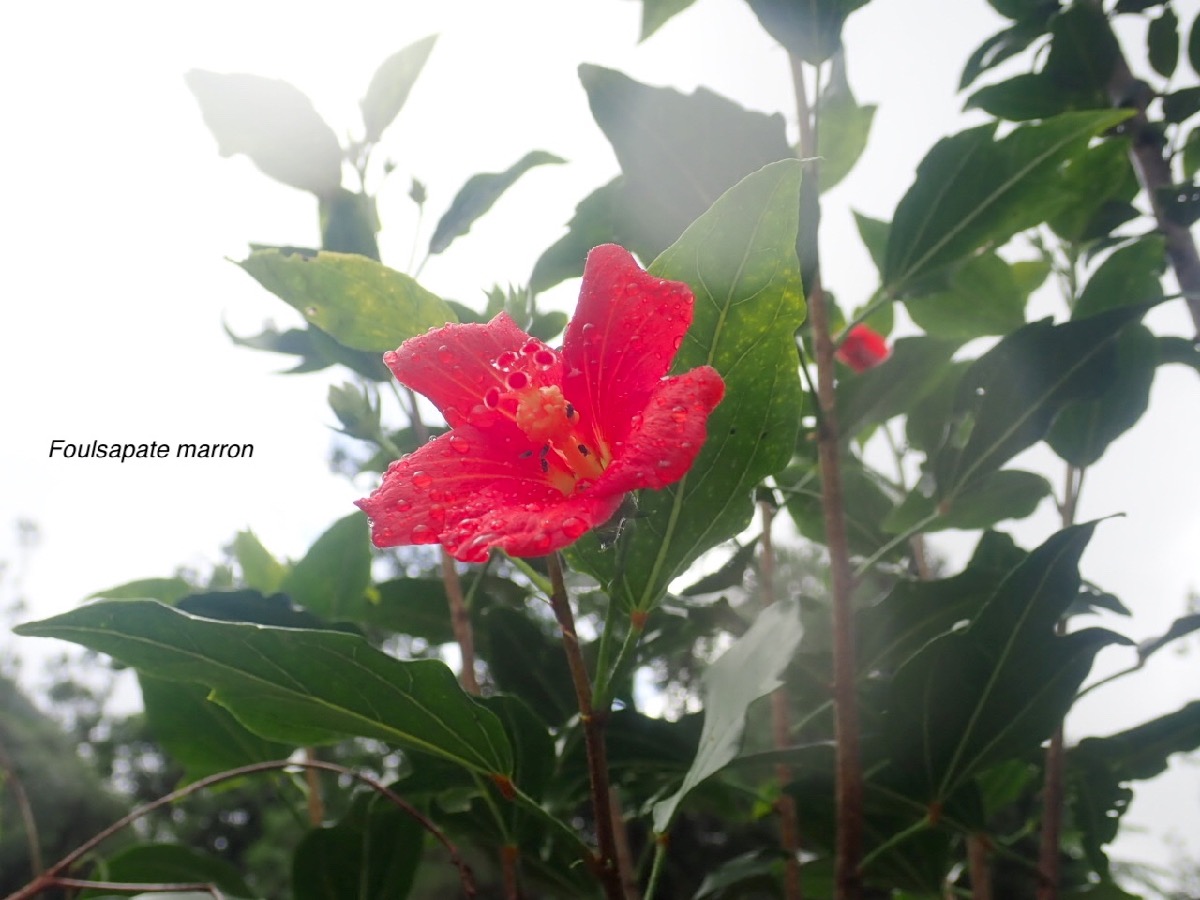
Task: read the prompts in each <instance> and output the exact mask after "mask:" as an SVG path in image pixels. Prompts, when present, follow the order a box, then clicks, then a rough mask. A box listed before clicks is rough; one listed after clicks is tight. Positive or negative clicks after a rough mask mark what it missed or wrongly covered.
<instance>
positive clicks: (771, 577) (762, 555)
mask: <svg viewBox="0 0 1200 900" xmlns="http://www.w3.org/2000/svg"><path fill="white" fill-rule="evenodd" d="M758 509H759V515H760V516H761V517H762V537H761V538H760V543H759V555H758V574H759V591H760V595H761V599H762V607H763V609H766V608H767V607H769V606H773V605H774V604H775V599H776V598H775V547H774V544H773V543H772V541H771V525H772V523H773V521H774V518H775V508H774V506H772V504H771V502H770V501H769V500H763V501H761V502H760V503H759V504H758ZM788 699H789V698H788V689H787V685H786V684H781V685H780V686H779V687H778V688H776V689H775V690H774V692H773V693H772V694H771V740H772V743H774V745H775V749H777V750H783V749H785V748H787V747H790V746H791V741H792V738H791V726H790V722H789V719H790V715H789V705H790V704H789V702H788ZM775 780H776V781H777V782H779V797H778V799H776V801H775V810H776V812H778V813H779V843H780V845H781V846H782V847H783V851H784V853H785V854H787V856H786V859H785V861H784V875H783V896H784V897H785V898H786V900H802V898H803V896H804V895H803V890H802V888H801V886H800V823H799V817H798V816H797V814H796V799H795V798H794V797H793V796H792V795H791V794H789V793H787V790H786V788H787V786H788V785H789V784H790V783H791V781H792V767H791V766H789V765H788V764H787V763H785V762H781V763H778V764H777V765H776V766H775Z"/></svg>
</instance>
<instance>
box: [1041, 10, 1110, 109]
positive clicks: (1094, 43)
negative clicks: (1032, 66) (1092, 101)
mask: <svg viewBox="0 0 1200 900" xmlns="http://www.w3.org/2000/svg"><path fill="white" fill-rule="evenodd" d="M1120 55H1121V48H1120V46H1119V45H1118V44H1117V39H1116V37H1115V36H1114V35H1113V32H1112V27H1111V26H1110V25H1109V22H1108V16H1107V15H1106V14H1105V12H1104V10H1103V8H1101V7H1100V6H1094V5H1092V4H1090V3H1073V4H1071V5H1070V6H1068V7H1067V8H1066V9H1064V10H1063V11H1062V12H1060V13H1059V14H1058V15H1057V16H1055V17H1054V22H1053V24H1052V26H1051V38H1050V55H1049V56H1048V57H1047V59H1046V67H1045V69H1043V72H1044V73H1045V74H1046V75H1047V76H1048V77H1049V78H1050V79H1051V80H1052V81H1053V82H1054V83H1055V84H1058V85H1060V86H1061V87H1064V88H1067V89H1068V90H1074V91H1090V92H1094V93H1095V94H1096V95H1097V101H1098V102H1097V104H1096V105H1097V106H1103V105H1104V104H1105V100H1104V95H1103V91H1104V88H1105V86H1106V85H1107V84H1108V80H1109V78H1110V77H1111V76H1112V73H1113V68H1114V67H1115V66H1116V64H1117V59H1118V58H1119V57H1120Z"/></svg>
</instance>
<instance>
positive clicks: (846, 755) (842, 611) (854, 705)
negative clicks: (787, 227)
mask: <svg viewBox="0 0 1200 900" xmlns="http://www.w3.org/2000/svg"><path fill="white" fill-rule="evenodd" d="M788 58H789V61H790V63H791V67H792V79H793V83H794V84H795V88H796V106H797V111H798V113H799V119H800V138H801V144H800V155H801V156H803V157H816V155H817V152H816V151H817V148H816V135H815V133H814V131H813V129H812V127H811V122H812V120H813V111H812V110H811V109H810V107H809V103H808V96H807V94H806V92H805V87H804V63H803V62H802V61H801V60H800V59H799V58H798V57H795V56H790V55H789V57H788ZM806 123H808V124H806ZM806 141H807V143H806ZM809 165H810V166H813V167H814V169H815V166H816V163H815V162H812V163H809ZM799 249H800V248H798V250H799ZM813 255H814V257H816V254H813ZM808 309H809V315H810V317H811V327H812V335H813V344H814V347H813V349H814V351H815V352H814V356H815V357H816V361H817V405H818V407H819V408H820V410H821V426H820V428H819V429H818V432H817V457H818V462H819V465H820V470H821V508H822V512H823V514H824V519H825V545H826V547H827V548H828V550H829V569H830V576H831V581H832V587H833V700H834V734H835V737H836V741H837V747H836V752H837V781H836V792H837V837H836V848H837V863H836V870H835V875H834V878H835V883H836V885H837V898H838V900H858V898H859V897H860V896H861V894H862V881H861V877H860V875H859V861H860V859H861V857H862V832H863V776H862V762H861V759H860V753H859V739H858V698H857V696H856V693H855V662H854V609H853V607H852V605H851V601H852V597H851V594H852V589H853V580H852V578H851V574H850V551H849V546H848V544H847V541H846V514H845V509H844V506H843V504H844V500H843V497H842V474H841V468H840V464H839V459H838V451H839V444H840V438H839V435H838V421H837V405H836V399H835V397H834V390H833V372H834V361H833V352H834V349H833V341H832V339H831V337H830V333H829V316H828V314H827V312H826V309H825V295H824V292H823V291H822V289H821V276H820V272H819V271H818V272H816V273H815V274H814V276H813V279H812V283H811V284H810V285H809V286H808Z"/></svg>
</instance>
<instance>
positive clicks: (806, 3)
mask: <svg viewBox="0 0 1200 900" xmlns="http://www.w3.org/2000/svg"><path fill="white" fill-rule="evenodd" d="M746 2H747V3H749V4H750V8H751V9H752V10H754V14H755V15H756V16H758V21H759V22H760V23H761V24H762V27H763V28H764V29H765V30H766V32H767V34H769V35H771V37H772V38H774V39H775V40H776V41H778V42H779V43H780V44H781V45H782V46H783V48H784V49H785V50H787V51H788V53H789V54H791V55H792V56H798V57H799V58H800V59H802V60H804V61H805V62H806V63H809V64H810V65H814V66H815V65H817V64H818V63H823V62H825V60H827V59H829V57H831V56H833V54H834V53H836V52H837V51H838V50H839V49H840V48H841V46H842V26H843V25H844V24H845V22H846V17H847V16H849V15H850V13H852V12H854V10H856V9H858V8H859V7H860V6H863V5H864V4H865V3H866V2H867V0H746Z"/></svg>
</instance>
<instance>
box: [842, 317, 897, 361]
mask: <svg viewBox="0 0 1200 900" xmlns="http://www.w3.org/2000/svg"><path fill="white" fill-rule="evenodd" d="M890 353H891V351H890V350H888V345H887V340H886V339H885V338H884V336H883V335H881V334H879V332H877V331H874V330H873V329H871V328H869V327H867V326H866V325H855V326H854V327H853V328H851V329H850V331H849V333H847V335H846V337H845V339H844V340H843V341H842V345H841V346H840V347H838V349H837V353H836V354H835V355H836V357H837V358H838V359H839V360H840V361H841V362H843V363H845V364H846V365H848V366H849V367H850V368H851V369H853V370H854V371H855V372H865V371H866V370H867V369H870V368H872V367H874V366H877V365H879V364H880V363H881V362H883V361H884V360H885V359H887V358H888V355H889V354H890Z"/></svg>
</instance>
